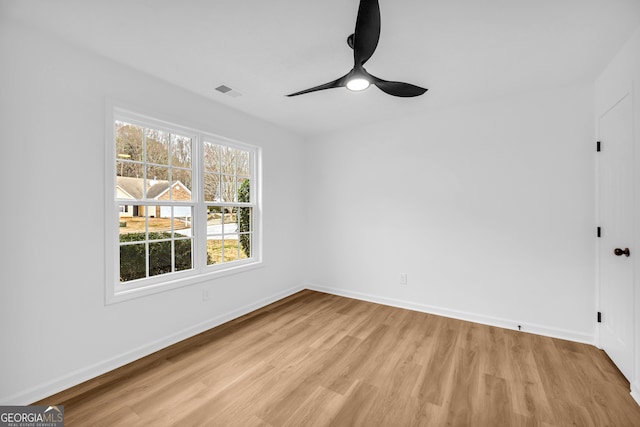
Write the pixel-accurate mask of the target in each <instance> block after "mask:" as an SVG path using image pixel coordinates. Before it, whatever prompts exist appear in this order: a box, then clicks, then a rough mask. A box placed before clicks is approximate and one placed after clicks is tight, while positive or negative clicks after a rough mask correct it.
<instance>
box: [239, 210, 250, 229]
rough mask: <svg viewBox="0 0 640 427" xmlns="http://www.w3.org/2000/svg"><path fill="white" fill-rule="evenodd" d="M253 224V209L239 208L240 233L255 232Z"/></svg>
mask: <svg viewBox="0 0 640 427" xmlns="http://www.w3.org/2000/svg"><path fill="white" fill-rule="evenodd" d="M251 222H252V208H238V225H239V231H241V232H248V231H253V226H252V225H251Z"/></svg>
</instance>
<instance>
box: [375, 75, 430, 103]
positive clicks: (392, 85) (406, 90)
mask: <svg viewBox="0 0 640 427" xmlns="http://www.w3.org/2000/svg"><path fill="white" fill-rule="evenodd" d="M367 74H368V73H367ZM369 76H370V77H371V83H373V84H374V85H376V86H378V88H379V89H380V90H381V91H383V92H385V93H388V94H389V95H393V96H401V97H403V98H411V97H414V96H420V95H422V94H423V93H425V92H426V91H427V90H428V89H425V88H423V87H420V86H416V85H412V84H410V83H403V82H390V81H387V80H382V79H379V78H377V77H375V76H372V75H371V74H369Z"/></svg>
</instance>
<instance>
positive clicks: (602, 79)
mask: <svg viewBox="0 0 640 427" xmlns="http://www.w3.org/2000/svg"><path fill="white" fill-rule="evenodd" d="M630 87H631V88H632V90H633V120H634V164H635V165H640V28H638V29H637V30H636V32H635V33H634V34H633V36H632V37H631V38H630V39H629V40H628V41H627V43H626V44H625V46H624V47H623V48H622V49H621V50H620V52H618V54H617V55H616V56H615V58H614V59H613V60H612V61H611V63H610V64H609V65H608V66H607V68H606V69H605V70H604V71H603V72H602V74H601V75H600V76H599V77H598V79H597V80H596V85H595V93H596V109H595V114H596V117H597V118H598V117H600V116H601V115H602V114H603V113H604V112H605V111H606V110H607V109H609V108H610V107H612V105H613V102H615V101H617V100H619V99H620V96H621V95H622V94H624V93H627V92H628V90H629V88H630ZM634 182H635V200H634V203H635V207H634V218H636V221H635V236H634V243H635V244H634V247H635V248H636V251H638V249H640V221H638V220H637V218H638V214H639V213H640V169H639V168H636V170H635V177H634ZM633 260H634V261H633V263H634V280H635V303H634V307H635V357H634V360H635V367H634V374H633V378H632V380H631V390H632V395H633V397H634V398H635V399H636V401H637V402H638V403H639V404H640V258H639V257H635V258H633Z"/></svg>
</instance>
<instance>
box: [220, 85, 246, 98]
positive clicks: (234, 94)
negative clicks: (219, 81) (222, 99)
mask: <svg viewBox="0 0 640 427" xmlns="http://www.w3.org/2000/svg"><path fill="white" fill-rule="evenodd" d="M216 90H217V91H218V92H220V93H224V94H225V95H228V96H230V97H232V98H237V97H239V96H242V94H241V93H240V92H238V91H237V90H235V89H232V88H230V87H229V86H227V85H220V86H218V87H217V88H216Z"/></svg>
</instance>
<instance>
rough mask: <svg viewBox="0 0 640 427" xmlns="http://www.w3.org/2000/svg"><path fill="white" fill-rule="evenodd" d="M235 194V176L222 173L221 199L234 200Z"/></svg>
mask: <svg viewBox="0 0 640 427" xmlns="http://www.w3.org/2000/svg"><path fill="white" fill-rule="evenodd" d="M236 196H237V195H236V180H235V177H233V176H229V175H222V201H223V202H227V203H230V202H235V201H236Z"/></svg>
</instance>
